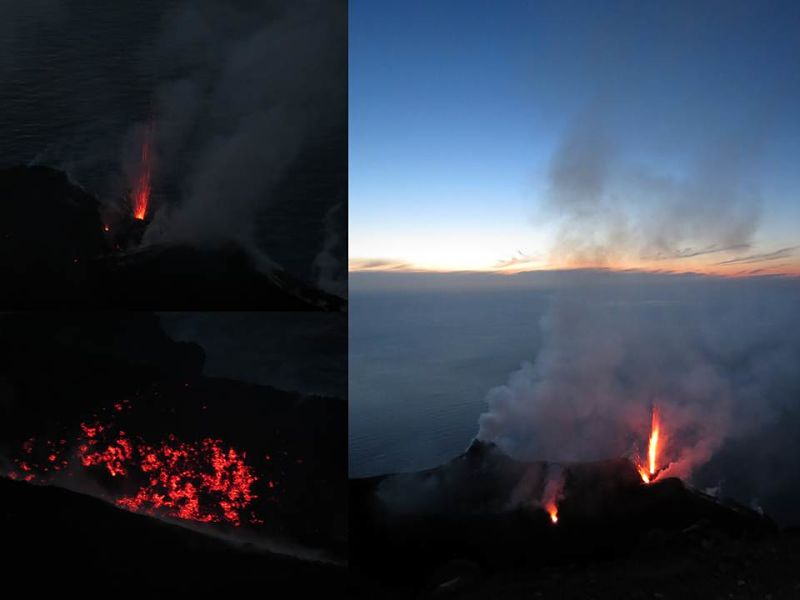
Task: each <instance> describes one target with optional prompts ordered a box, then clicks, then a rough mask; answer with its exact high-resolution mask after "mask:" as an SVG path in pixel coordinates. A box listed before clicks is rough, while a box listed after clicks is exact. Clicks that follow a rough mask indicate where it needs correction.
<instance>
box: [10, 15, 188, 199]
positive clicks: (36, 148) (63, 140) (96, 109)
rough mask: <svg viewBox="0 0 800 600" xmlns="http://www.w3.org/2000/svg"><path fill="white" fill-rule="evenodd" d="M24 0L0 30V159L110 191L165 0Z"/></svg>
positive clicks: (152, 72)
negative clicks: (66, 175)
mask: <svg viewBox="0 0 800 600" xmlns="http://www.w3.org/2000/svg"><path fill="white" fill-rule="evenodd" d="M26 4H27V3H25V2H20V3H18V6H17V7H10V8H9V11H10V14H4V18H5V19H6V20H5V23H4V25H3V26H2V29H0V32H2V33H3V34H4V36H5V39H4V41H3V43H2V45H0V48H2V59H1V60H0V74H1V77H0V109H1V110H0V166H10V165H17V164H47V165H50V166H55V167H59V168H62V169H64V170H66V171H67V172H68V173H69V174H70V176H71V177H72V178H73V179H74V180H75V181H77V182H78V183H80V184H81V185H82V186H83V187H85V188H87V189H88V190H90V191H92V192H94V193H96V194H98V195H100V196H101V197H107V196H109V195H114V194H119V193H121V192H122V191H123V189H124V188H122V187H121V186H122V172H121V162H122V156H123V154H122V152H123V144H124V139H125V136H126V135H128V133H129V131H130V130H131V127H132V126H133V125H134V124H136V123H138V122H142V121H143V120H146V119H147V118H148V113H149V110H150V106H151V103H152V94H153V91H154V89H155V87H156V85H157V82H158V70H159V69H158V65H157V64H156V63H155V62H154V61H153V60H151V59H149V58H148V57H151V56H153V54H152V47H153V46H154V44H155V43H156V40H157V39H158V36H159V32H160V28H161V18H162V15H163V14H164V11H166V10H168V9H169V8H170V7H171V6H173V5H174V4H175V3H174V2H171V1H169V0H167V1H161V0H136V1H133V0H120V1H119V2H114V3H113V4H109V3H101V2H96V1H92V0H72V1H70V2H46V1H45V2H42V1H38V2H37V1H34V2H31V3H30V5H28V6H25V5H26ZM5 10H6V7H5V5H4V12H5Z"/></svg>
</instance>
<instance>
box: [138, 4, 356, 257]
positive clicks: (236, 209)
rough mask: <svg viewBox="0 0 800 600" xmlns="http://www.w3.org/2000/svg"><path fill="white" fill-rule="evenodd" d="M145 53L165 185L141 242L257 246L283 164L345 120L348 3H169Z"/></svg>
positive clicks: (284, 170)
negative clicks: (156, 80)
mask: <svg viewBox="0 0 800 600" xmlns="http://www.w3.org/2000/svg"><path fill="white" fill-rule="evenodd" d="M150 59H151V60H153V61H158V63H159V64H163V65H164V67H163V70H164V71H165V72H164V73H162V76H161V79H162V83H161V84H160V85H159V86H158V88H157V90H156V93H155V99H154V103H153V109H152V111H153V115H152V118H153V119H154V120H155V132H156V140H155V153H156V156H157V173H156V178H157V180H158V184H159V185H158V186H157V187H159V188H160V189H161V190H162V194H161V195H160V197H159V202H157V206H156V210H157V212H156V214H155V217H154V222H153V223H152V225H151V226H150V227H149V229H148V231H147V234H146V237H145V242H146V243H157V242H166V241H169V242H175V241H177V242H184V243H187V242H188V243H193V244H203V243H207V242H209V241H214V240H228V239H235V240H238V241H239V242H241V243H242V244H243V245H245V246H246V247H249V248H251V249H256V248H258V247H259V246H261V244H260V242H259V240H258V239H257V237H258V235H259V232H258V231H257V225H258V220H259V217H260V215H261V214H262V213H263V212H264V211H265V209H267V208H270V209H273V211H274V209H275V207H276V196H277V195H278V192H277V188H278V186H279V184H281V182H282V180H283V179H284V178H285V176H286V174H287V171H288V170H289V169H290V168H291V167H292V166H293V165H294V163H295V162H296V161H297V160H298V159H300V158H301V157H302V155H303V153H304V152H306V151H307V150H308V148H309V147H314V146H315V145H319V144H322V143H324V141H325V140H326V139H328V138H330V137H331V136H335V135H337V134H338V133H339V130H340V129H342V128H343V127H344V125H343V124H344V123H345V122H346V121H345V119H346V117H344V116H343V115H345V114H346V112H345V111H346V93H347V91H346V83H345V82H346V74H345V73H346V10H345V9H344V8H343V5H342V4H341V3H340V2H318V1H316V0H304V1H301V2H271V3H257V2H249V1H244V0H239V1H237V2H225V3H223V2H214V1H211V0H208V1H202V2H182V3H180V4H178V5H177V6H176V7H175V8H174V9H172V10H168V11H167V13H166V15H165V18H164V24H163V31H162V35H161V40H160V42H159V44H158V46H157V48H156V50H155V51H154V56H152V57H150ZM137 127H140V126H137ZM132 137H135V136H132ZM130 143H132V142H131V141H129V142H128V144H130ZM127 154H133V155H135V152H133V153H131V152H128V153H127ZM306 176H309V175H306ZM310 176H311V177H315V176H317V174H311V175H310ZM284 196H285V194H284ZM292 201H293V202H296V203H304V202H306V203H307V200H306V198H303V197H294V198H292ZM337 201H338V199H335V198H331V199H328V201H327V202H328V204H327V207H326V208H325V209H323V210H322V215H324V210H327V209H328V208H329V207H330V206H331V205H333V204H335V203H336V202H337ZM306 209H307V210H309V211H315V210H320V209H318V208H316V206H315V205H311V204H309V206H307V207H306ZM322 215H321V216H320V220H321V218H322ZM286 226H287V225H286V223H285V222H283V221H281V222H278V223H276V222H274V220H273V222H269V223H266V224H265V228H266V229H267V230H268V231H269V232H274V231H275V230H276V229H281V230H282V229H284V228H285V227H286ZM289 226H291V223H289ZM281 233H282V234H284V235H285V232H283V231H281ZM300 233H302V232H300ZM290 237H291V236H290ZM295 245H296V244H295ZM300 251H301V252H302V250H300ZM287 254H288V251H287ZM273 258H276V260H277V261H278V262H281V257H273ZM312 260H313V255H312V256H311V257H310V258H309V261H308V262H309V264H310V263H311V261H312Z"/></svg>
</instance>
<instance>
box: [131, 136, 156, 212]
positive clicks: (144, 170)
mask: <svg viewBox="0 0 800 600" xmlns="http://www.w3.org/2000/svg"><path fill="white" fill-rule="evenodd" d="M152 144H153V124H152V122H151V123H150V125H148V127H147V129H146V131H145V133H144V140H143V141H142V156H141V163H140V164H139V176H138V177H137V178H136V186H135V187H134V190H133V217H134V218H135V219H138V220H139V221H144V218H145V217H146V216H147V209H148V207H149V204H150V189H151V183H150V178H151V175H152V159H153V156H152Z"/></svg>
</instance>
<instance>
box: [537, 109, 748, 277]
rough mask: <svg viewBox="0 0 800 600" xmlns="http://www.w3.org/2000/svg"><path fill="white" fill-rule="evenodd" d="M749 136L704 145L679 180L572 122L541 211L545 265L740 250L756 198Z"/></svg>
mask: <svg viewBox="0 0 800 600" xmlns="http://www.w3.org/2000/svg"><path fill="white" fill-rule="evenodd" d="M758 141H759V140H758V136H754V135H749V134H744V133H742V134H737V135H731V136H729V137H727V138H725V139H721V140H717V141H714V142H710V143H708V144H707V146H706V148H704V149H703V150H702V151H700V152H699V153H698V155H697V156H694V157H692V158H691V160H690V161H689V164H688V166H687V168H686V170H685V172H683V173H682V174H680V175H675V174H665V173H662V172H659V171H657V170H655V169H654V168H652V167H650V166H649V165H646V164H637V163H636V162H635V161H632V160H630V159H627V160H626V158H625V152H624V148H623V144H622V143H621V141H620V140H618V139H615V138H614V137H613V136H612V135H611V133H610V132H609V128H608V127H607V126H606V123H605V121H604V119H603V118H602V115H601V114H599V112H592V113H590V114H588V115H585V116H584V117H582V118H581V119H579V120H577V121H576V123H574V124H573V125H572V127H571V128H570V130H569V131H568V132H567V133H566V134H565V136H564V138H563V139H562V141H561V143H560V145H559V147H558V148H557V150H556V152H555V153H554V155H553V157H552V159H551V163H550V168H549V173H548V186H549V187H548V192H547V195H546V206H547V209H548V217H550V218H553V219H554V220H555V222H556V223H557V224H558V230H557V231H558V233H557V235H556V239H555V244H554V246H553V248H552V253H551V262H552V263H553V264H558V265H570V266H574V265H578V266H580V265H589V266H606V265H609V266H631V265H638V264H641V263H642V262H646V263H648V264H650V265H656V266H657V264H658V261H664V260H670V261H674V260H679V259H686V258H693V257H697V256H701V255H704V254H719V255H720V256H722V257H725V256H731V255H736V254H737V253H741V252H743V251H747V250H748V249H750V248H751V247H752V246H753V244H754V242H755V239H754V238H755V236H756V234H757V230H758V224H759V218H760V207H761V196H760V194H759V191H758V187H757V185H756V183H755V182H754V181H753V180H751V179H749V178H748V176H747V175H748V170H747V167H748V161H750V160H752V158H753V154H754V153H755V152H756V151H757V146H758Z"/></svg>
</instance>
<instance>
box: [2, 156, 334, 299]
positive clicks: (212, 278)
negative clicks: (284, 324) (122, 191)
mask: <svg viewBox="0 0 800 600" xmlns="http://www.w3.org/2000/svg"><path fill="white" fill-rule="evenodd" d="M146 188H147V186H146V185H144V184H143V189H144V190H145V191H146ZM0 209H2V211H3V214H4V218H3V220H2V224H0V277H2V279H3V281H4V282H6V285H5V286H4V296H3V302H4V303H5V304H4V307H5V308H7V309H45V308H63V307H65V306H66V307H76V308H83V309H86V308H113V309H132V310H151V309H156V308H157V309H159V310H292V311H302V310H313V311H341V310H343V309H344V307H345V301H344V300H342V299H341V298H339V297H337V296H334V295H331V294H328V293H326V292H324V291H322V290H320V289H318V288H317V287H315V286H314V285H312V284H310V283H307V282H304V281H301V280H299V279H297V278H295V277H294V276H292V275H291V273H289V272H287V271H285V270H282V269H280V268H271V269H268V270H263V269H261V268H259V266H258V264H257V260H256V259H255V258H254V257H253V256H252V254H251V253H250V252H248V251H247V250H245V249H244V248H243V247H242V246H241V245H240V244H238V243H237V242H234V241H226V242H220V243H218V244H216V245H206V246H199V245H188V244H162V245H159V246H147V247H142V246H140V242H141V239H142V236H143V233H144V230H145V228H146V227H147V226H148V224H149V219H150V213H148V212H147V211H145V212H141V211H140V213H139V216H136V215H134V214H133V213H131V214H127V213H126V214H124V215H123V216H122V217H120V219H119V222H115V223H114V224H108V223H103V221H102V219H101V217H100V203H99V201H98V200H97V198H95V197H94V196H92V195H91V194H90V193H88V192H87V191H86V190H83V189H81V188H80V187H79V186H78V185H76V184H75V183H73V182H71V181H70V180H69V179H68V177H67V176H66V174H65V173H63V172H61V171H58V170H56V169H52V168H49V167H40V166H37V167H13V168H6V169H0Z"/></svg>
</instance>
